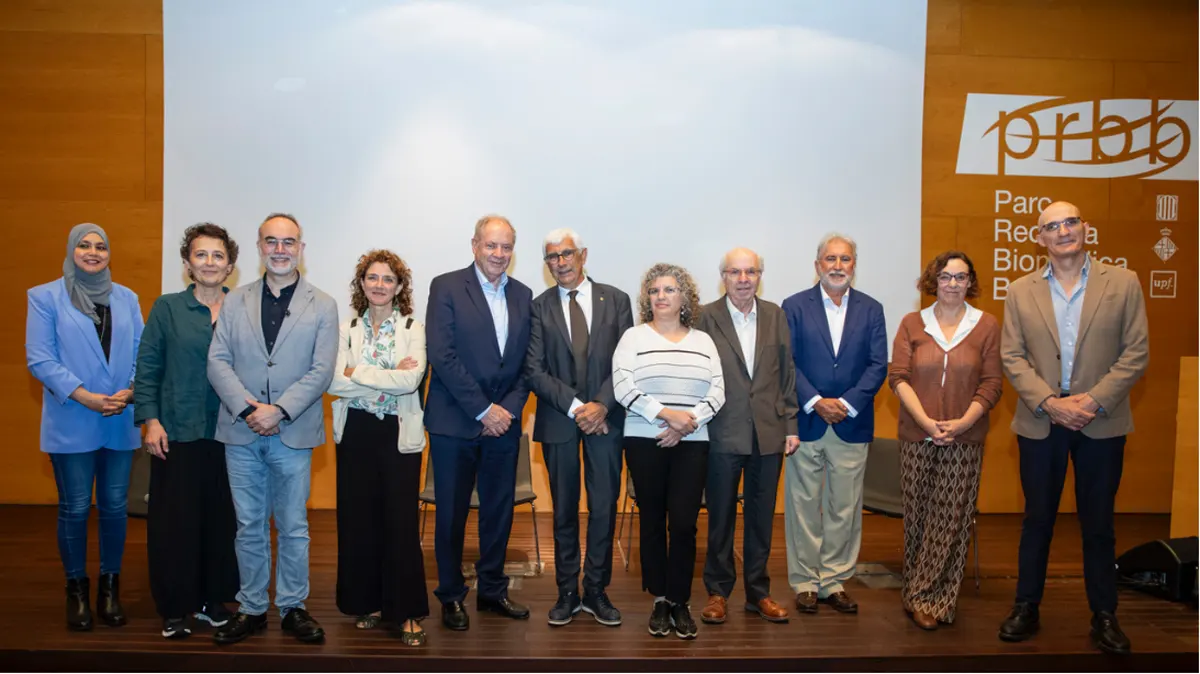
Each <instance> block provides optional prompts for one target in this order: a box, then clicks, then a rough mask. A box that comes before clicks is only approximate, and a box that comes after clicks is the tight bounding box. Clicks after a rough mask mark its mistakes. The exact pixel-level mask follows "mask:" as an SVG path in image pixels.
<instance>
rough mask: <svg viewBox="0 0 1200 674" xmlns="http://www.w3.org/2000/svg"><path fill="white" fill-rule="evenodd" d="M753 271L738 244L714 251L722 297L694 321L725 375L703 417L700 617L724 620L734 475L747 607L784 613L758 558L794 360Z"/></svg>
mask: <svg viewBox="0 0 1200 674" xmlns="http://www.w3.org/2000/svg"><path fill="white" fill-rule="evenodd" d="M762 271H763V264H762V258H761V257H759V255H758V253H755V252H754V251H752V250H749V249H747V248H735V249H733V250H731V251H729V252H728V253H726V254H725V256H724V257H722V258H721V278H722V280H723V281H724V283H725V297H723V298H721V299H719V300H717V301H716V302H713V303H712V304H709V305H706V306H705V307H704V311H703V313H702V314H701V315H700V322H699V324H698V327H699V328H700V329H701V330H703V331H705V332H707V333H708V334H709V336H711V337H712V340H713V343H714V344H716V345H717V352H718V353H719V354H721V368H722V371H723V373H724V375H725V406H724V407H722V408H721V411H720V412H718V413H717V416H715V417H713V420H712V421H710V422H709V424H708V441H709V457H708V486H707V494H708V554H707V556H706V558H705V562H704V586H705V588H706V589H707V590H708V605H707V606H705V607H704V610H703V611H702V612H701V614H700V619H701V620H703V621H704V622H706V623H723V622H725V614H726V602H727V601H728V599H729V595H730V593H731V592H732V591H733V585H734V583H735V582H736V581H737V570H736V568H735V567H734V564H733V531H734V528H735V526H736V525H737V493H738V482H739V481H740V480H742V479H743V474H744V476H745V477H744V480H745V489H744V493H745V518H744V520H745V533H746V535H745V539H744V540H743V544H742V549H743V555H742V557H743V566H742V577H743V579H744V583H745V588H746V610H747V611H753V612H755V613H757V614H758V615H759V616H761V617H762V618H764V619H766V620H769V621H771V622H787V620H788V611H787V609H786V608H784V607H783V606H780V605H779V604H778V603H776V602H775V600H774V599H771V579H770V577H769V576H768V575H767V558H768V557H770V555H771V528H772V526H773V525H774V523H775V495H776V493H777V491H778V489H779V473H780V471H781V470H782V469H783V456H784V453H785V452H786V453H787V454H789V455H790V454H792V453H793V452H795V451H796V449H797V448H798V447H799V446H800V439H799V437H798V436H797V435H796V414H797V412H798V411H799V406H798V405H797V404H796V365H795V363H793V362H792V348H791V336H790V335H789V333H788V326H787V318H786V317H785V316H784V315H783V310H782V309H780V308H779V305H777V304H772V303H771V302H768V301H766V300H762V299H758V297H756V295H757V293H758V286H759V283H760V282H761V280H762Z"/></svg>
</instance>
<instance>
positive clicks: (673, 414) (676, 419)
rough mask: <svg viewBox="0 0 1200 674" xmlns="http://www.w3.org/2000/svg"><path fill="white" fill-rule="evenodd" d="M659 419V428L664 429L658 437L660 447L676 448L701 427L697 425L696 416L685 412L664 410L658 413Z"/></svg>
mask: <svg viewBox="0 0 1200 674" xmlns="http://www.w3.org/2000/svg"><path fill="white" fill-rule="evenodd" d="M658 418H659V420H660V422H659V424H658V427H659V428H662V429H664V430H663V432H662V433H659V434H658V436H657V437H658V446H659V447H674V446H675V445H678V444H679V443H680V442H681V441H682V440H683V439H684V438H685V437H687V436H688V435H691V434H692V433H694V432H695V431H696V429H697V428H699V427H700V424H698V423H696V415H694V414H692V413H691V412H685V411H683V410H671V409H663V410H662V411H661V412H659V413H658Z"/></svg>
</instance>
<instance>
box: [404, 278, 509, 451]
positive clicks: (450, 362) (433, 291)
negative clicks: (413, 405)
mask: <svg viewBox="0 0 1200 674" xmlns="http://www.w3.org/2000/svg"><path fill="white" fill-rule="evenodd" d="M504 296H505V300H506V302H507V303H508V339H507V340H506V341H505V343H504V353H500V347H499V345H498V344H497V343H496V328H495V324H494V323H493V322H492V312H491V311H490V310H489V309H488V305H487V299H486V298H485V297H484V296H483V288H481V287H480V285H479V277H478V276H476V274H475V263H474V262H472V263H471V265H470V266H468V267H467V268H466V269H460V270H458V271H452V272H449V273H446V274H442V275H441V276H438V277H437V278H435V279H433V282H432V283H430V284H429V306H428V308H427V309H426V313H425V340H426V344H425V348H426V352H427V353H428V356H429V365H430V367H431V373H430V376H429V395H428V396H427V398H426V401H425V428H426V429H428V430H429V432H430V433H437V434H439V435H449V436H451V437H456V438H464V439H471V438H476V437H478V436H479V435H480V434H481V433H482V432H483V424H482V423H480V422H478V421H476V420H475V417H477V416H479V413H480V412H482V411H484V410H486V409H487V408H488V405H490V404H492V403H495V404H497V405H499V406H501V407H503V408H504V409H506V410H508V411H509V412H511V413H512V415H513V416H514V417H516V418H515V419H514V420H513V423H512V425H511V426H509V429H508V435H511V436H514V437H515V436H518V435H520V434H521V413H522V412H523V411H524V409H525V401H526V399H528V398H529V385H528V383H526V380H525V376H524V375H523V374H522V370H523V366H524V364H525V352H526V351H528V347H529V330H530V327H529V326H530V310H531V306H532V302H533V291H531V290H530V289H529V287H528V286H526V285H525V284H523V283H521V282H520V281H518V280H516V279H514V278H513V277H511V276H510V277H508V285H506V286H505V288H504Z"/></svg>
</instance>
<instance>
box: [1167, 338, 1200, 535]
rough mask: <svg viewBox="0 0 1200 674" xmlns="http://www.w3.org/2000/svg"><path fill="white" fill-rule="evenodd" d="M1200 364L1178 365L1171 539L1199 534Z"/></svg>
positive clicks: (1187, 360)
mask: <svg viewBox="0 0 1200 674" xmlns="http://www.w3.org/2000/svg"><path fill="white" fill-rule="evenodd" d="M1198 375H1200V360H1198V359H1196V358H1184V359H1183V360H1182V362H1181V363H1180V364H1179V412H1178V417H1177V418H1178V422H1177V423H1178V427H1177V430H1176V435H1175V437H1176V442H1175V470H1174V474H1175V475H1174V489H1173V492H1174V493H1173V495H1172V499H1171V538H1179V537H1182V536H1195V535H1197V534H1200V524H1198V523H1197V517H1198V515H1200V513H1198V512H1197V508H1200V505H1198V499H1197V494H1196V491H1197V486H1196V471H1197V452H1198V451H1200V447H1198V443H1197V434H1198V433H1200V424H1197V419H1196V414H1197V411H1198V410H1197V404H1198V400H1197V398H1198V396H1197V391H1196V386H1197V383H1198V379H1200V376H1198Z"/></svg>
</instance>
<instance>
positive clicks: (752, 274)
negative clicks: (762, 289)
mask: <svg viewBox="0 0 1200 674" xmlns="http://www.w3.org/2000/svg"><path fill="white" fill-rule="evenodd" d="M724 273H725V275H726V276H732V277H733V278H738V277H740V276H741V275H742V274H745V275H746V278H748V279H756V278H758V275H759V274H761V273H762V270H761V269H726V270H725V272H724Z"/></svg>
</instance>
